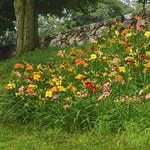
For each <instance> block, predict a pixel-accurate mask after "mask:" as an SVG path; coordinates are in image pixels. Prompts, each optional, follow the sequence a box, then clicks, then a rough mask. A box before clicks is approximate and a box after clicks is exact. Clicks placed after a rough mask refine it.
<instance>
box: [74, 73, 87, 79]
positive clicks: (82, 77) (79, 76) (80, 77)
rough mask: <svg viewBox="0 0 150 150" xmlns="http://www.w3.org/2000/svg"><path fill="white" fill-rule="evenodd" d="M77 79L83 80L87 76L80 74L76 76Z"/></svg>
mask: <svg viewBox="0 0 150 150" xmlns="http://www.w3.org/2000/svg"><path fill="white" fill-rule="evenodd" d="M75 79H78V80H83V79H85V76H84V75H82V74H78V75H77V76H76V77H75Z"/></svg>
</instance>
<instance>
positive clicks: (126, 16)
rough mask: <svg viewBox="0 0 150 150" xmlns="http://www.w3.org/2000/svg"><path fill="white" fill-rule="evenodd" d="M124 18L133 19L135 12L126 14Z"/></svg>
mask: <svg viewBox="0 0 150 150" xmlns="http://www.w3.org/2000/svg"><path fill="white" fill-rule="evenodd" d="M124 18H125V19H127V20H131V19H132V18H133V14H132V13H130V14H126V15H124Z"/></svg>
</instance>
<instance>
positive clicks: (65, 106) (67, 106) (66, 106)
mask: <svg viewBox="0 0 150 150" xmlns="http://www.w3.org/2000/svg"><path fill="white" fill-rule="evenodd" d="M70 107H71V105H68V104H66V105H64V106H63V108H64V110H67V109H68V108H70Z"/></svg>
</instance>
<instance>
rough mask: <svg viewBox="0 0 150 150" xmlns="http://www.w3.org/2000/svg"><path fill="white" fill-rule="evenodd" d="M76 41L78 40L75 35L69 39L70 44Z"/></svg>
mask: <svg viewBox="0 0 150 150" xmlns="http://www.w3.org/2000/svg"><path fill="white" fill-rule="evenodd" d="M75 41H76V39H75V37H72V38H70V39H69V44H70V45H73V44H75Z"/></svg>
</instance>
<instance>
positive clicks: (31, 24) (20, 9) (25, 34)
mask: <svg viewBox="0 0 150 150" xmlns="http://www.w3.org/2000/svg"><path fill="white" fill-rule="evenodd" d="M97 1H99V0H86V1H85V0H71V1H70V0H57V1H56V0H7V1H6V0H1V2H0V14H1V16H2V18H3V19H6V18H7V19H8V20H9V21H8V22H10V21H14V20H16V22H17V48H16V52H17V53H16V54H17V55H20V54H21V53H22V52H25V51H28V50H33V49H35V48H36V47H37V46H38V14H47V13H51V14H57V15H61V13H62V10H64V8H65V9H68V10H69V9H74V10H81V11H86V10H87V8H88V7H89V6H90V5H94V4H96V2H97ZM101 1H103V0H101ZM15 16H16V17H15ZM12 26H13V25H12Z"/></svg>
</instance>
